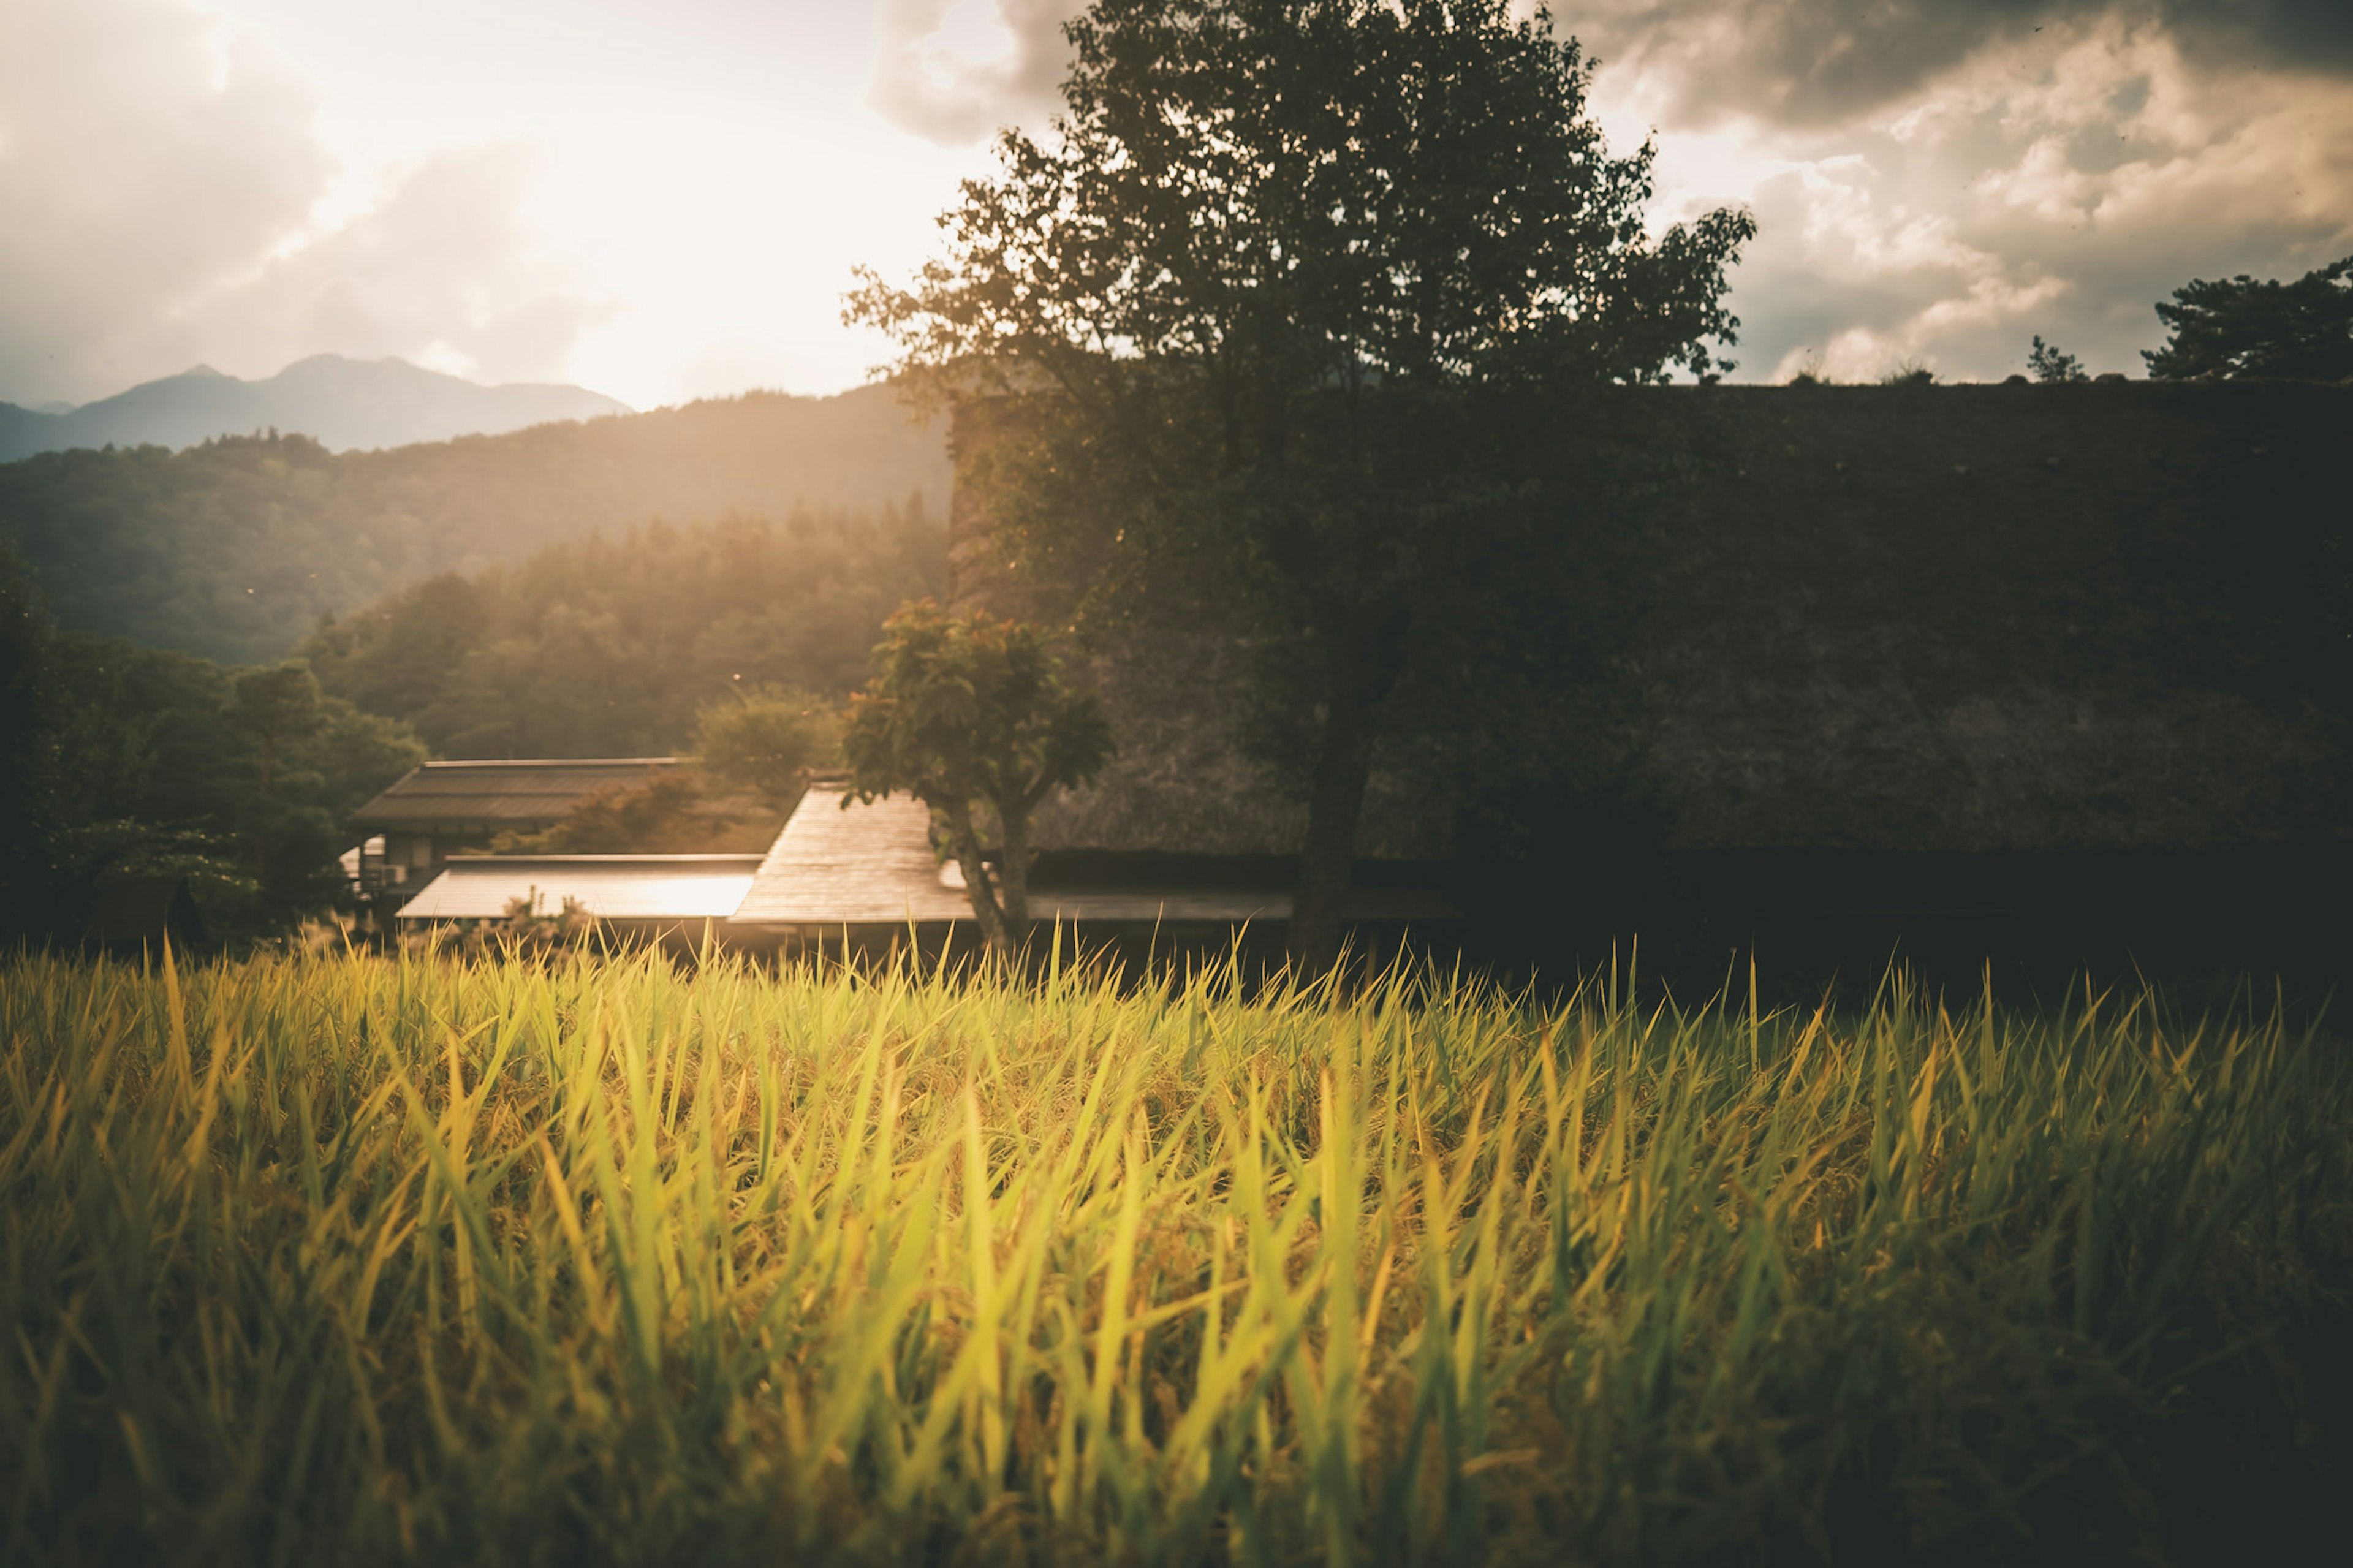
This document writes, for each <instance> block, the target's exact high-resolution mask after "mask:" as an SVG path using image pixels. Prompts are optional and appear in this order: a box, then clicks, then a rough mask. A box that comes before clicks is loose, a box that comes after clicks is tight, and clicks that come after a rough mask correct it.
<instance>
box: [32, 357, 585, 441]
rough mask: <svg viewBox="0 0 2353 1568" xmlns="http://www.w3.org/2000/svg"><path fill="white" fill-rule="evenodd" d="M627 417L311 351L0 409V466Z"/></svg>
mask: <svg viewBox="0 0 2353 1568" xmlns="http://www.w3.org/2000/svg"><path fill="white" fill-rule="evenodd" d="M630 412H631V410H630V408H629V407H628V405H627V404H624V403H620V402H618V401H617V400H615V399H613V398H610V397H607V396H605V395H603V394H601V393H595V392H590V391H588V390H586V388H584V387H578V386H564V385H548V384H531V383H518V384H511V385H506V386H481V385H478V384H475V383H473V382H470V381H467V380H464V379H462V378H461V377H459V376H454V375H445V374H441V373H440V372H438V371H430V370H426V369H423V368H421V367H420V366H417V365H413V364H410V363H408V362H407V361H406V360H399V359H379V360H354V359H345V358H343V356H342V355H341V354H313V355H312V356H311V358H309V359H304V360H297V361H296V362H295V363H292V364H290V365H288V366H287V367H286V368H285V369H284V370H281V371H280V372H279V373H278V374H276V375H273V376H269V377H267V378H266V379H264V380H260V381H241V380H239V379H238V378H237V377H236V376H233V375H224V374H221V373H220V372H219V371H216V370H215V369H213V368H212V367H211V366H209V365H201V364H200V365H197V366H196V367H195V369H193V370H187V371H183V372H181V373H180V374H178V375H168V376H165V377H164V378H163V379H162V380H160V381H150V382H145V383H142V384H140V385H138V386H134V387H132V388H131V390H129V391H128V392H120V393H117V394H115V395H113V396H112V397H106V398H101V399H100V400H99V401H98V402H96V403H86V404H83V405H81V406H79V407H78V408H69V407H67V406H66V405H58V404H44V405H41V406H40V407H37V408H20V407H18V406H17V405H15V404H12V403H0V462H6V461H11V460H13V459H16V458H25V457H30V456H31V455H32V454H34V453H36V452H58V451H65V450H68V449H69V448H72V447H108V446H113V447H142V446H159V447H193V446H195V444H197V443H198V442H200V441H207V440H210V439H212V438H214V437H219V436H248V435H253V434H256V433H258V432H260V431H263V430H271V429H274V430H278V431H280V432H283V433H286V434H296V433H299V434H301V435H304V436H308V437H311V439H313V440H315V441H317V442H319V443H320V444H321V445H322V446H323V447H327V448H328V449H329V450H331V451H337V452H348V451H354V450H363V449H368V448H375V447H402V446H408V445H412V444H414V443H416V442H419V441H447V440H449V439H451V438H453V437H459V436H496V435H502V434H504V433H505V432H507V431H510V430H520V429H522V428H524V427H525V426H533V425H545V424H549V423H552V422H554V421H556V420H563V419H594V418H596V417H597V416H600V415H607V414H628V413H630Z"/></svg>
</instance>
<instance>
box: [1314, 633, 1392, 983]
mask: <svg viewBox="0 0 2353 1568" xmlns="http://www.w3.org/2000/svg"><path fill="white" fill-rule="evenodd" d="M1396 631H1397V628H1395V627H1393V626H1388V625H1383V624H1378V623H1376V624H1370V625H1367V624H1365V623H1362V622H1359V623H1357V624H1356V625H1355V626H1351V628H1350V635H1347V636H1344V637H1335V638H1334V639H1333V642H1332V645H1331V679H1330V685H1329V700H1328V701H1327V703H1326V706H1325V708H1324V739H1323V743H1322V745H1321V747H1320V748H1319V750H1318V752H1317V754H1316V758H1315V777H1314V787H1313V790H1312V792H1311V793H1310V795H1308V798H1307V842H1306V844H1305V846H1304V847H1303V850H1302V853H1301V855H1300V858H1299V886H1298V888H1297V889H1296V890H1295V891H1294V892H1293V895H1292V901H1291V940H1290V943H1289V947H1290V952H1291V959H1292V962H1293V963H1294V964H1296V965H1297V966H1298V967H1299V969H1300V970H1301V971H1302V972H1303V973H1307V974H1311V975H1314V974H1322V973H1324V972H1325V971H1327V970H1329V969H1330V968H1331V967H1332V965H1333V964H1334V963H1336V962H1337V961H1338V959H1339V956H1340V931H1341V926H1342V923H1343V922H1344V921H1345V919H1346V915H1347V909H1346V903H1347V897H1348V873H1349V871H1350V869H1351V868H1353V867H1354V865H1355V864H1356V826H1357V824H1358V823H1359V822H1360V821H1361V820H1362V819H1363V817H1364V815H1365V784H1366V781H1367V780H1368V779H1369V778H1370V777H1371V776H1372V766H1373V741H1374V738H1375V728H1374V721H1373V718H1374V710H1375V709H1376V708H1377V706H1378V704H1379V702H1380V700H1381V698H1382V697H1383V696H1385V695H1386V694H1387V692H1388V687H1389V684H1390V681H1391V679H1393V676H1392V672H1391V669H1390V664H1391V659H1392V658H1393V656H1394V652H1395V646H1394V645H1395V643H1396V640H1397V638H1396Z"/></svg>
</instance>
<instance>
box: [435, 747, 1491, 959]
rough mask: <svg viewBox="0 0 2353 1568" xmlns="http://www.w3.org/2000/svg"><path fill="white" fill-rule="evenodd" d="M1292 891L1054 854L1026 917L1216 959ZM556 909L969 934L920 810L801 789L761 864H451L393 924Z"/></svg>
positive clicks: (631, 932)
mask: <svg viewBox="0 0 2353 1568" xmlns="http://www.w3.org/2000/svg"><path fill="white" fill-rule="evenodd" d="M1291 876H1292V868H1291V867H1290V865H1289V863H1288V862H1287V861H1285V860H1283V859H1282V858H1279V857H1265V858H1242V857H1222V858H1220V857H1213V856H1212V857H1203V856H1187V855H1181V854H1166V853H1163V854H1157V855H1133V854H1129V855H1119V854H1110V855H1105V854H1100V853H1098V854H1087V853H1075V854H1073V853H1059V854H1053V855H1047V856H1042V857H1040V858H1039V862H1038V864H1037V866H1036V867H1035V868H1033V869H1032V871H1031V888H1030V898H1029V904H1030V914H1031V918H1032V919H1034V920H1036V921H1040V922H1044V921H1055V922H1059V923H1061V924H1065V925H1069V926H1072V927H1074V928H1076V929H1077V930H1078V931H1080V932H1081V933H1082V934H1084V935H1085V936H1086V937H1088V938H1089V939H1090V940H1091V941H1117V940H1121V939H1144V940H1146V941H1151V940H1155V939H1156V940H1158V941H1159V942H1163V943H1164V944H1166V945H1170V946H1174V945H1179V944H1198V943H1202V942H1208V943H1211V944H1221V943H1223V942H1226V941H1228V940H1230V939H1231V938H1232V937H1233V936H1234V935H1235V933H1237V932H1240V931H1245V930H1252V931H1261V932H1272V931H1279V930H1280V928H1281V926H1282V922H1283V921H1287V920H1288V919H1289V918H1290V915H1291V894H1290V880H1291ZM567 901H569V902H571V903H573V904H575V905H577V906H578V907H579V908H580V909H582V910H586V912H587V913H589V914H591V915H594V916H596V920H597V922H598V925H599V927H600V928H601V929H603V930H606V931H610V932H612V933H614V934H616V935H619V936H624V937H629V938H638V939H650V940H657V941H662V942H669V943H670V944H672V945H674V946H677V945H683V946H687V947H692V946H694V945H697V944H698V943H699V942H701V941H702V938H703V934H704V932H705V930H706V928H708V931H709V934H710V935H711V937H712V939H714V940H719V941H723V942H727V943H729V944H730V945H733V946H737V947H744V948H750V949H754V950H772V949H778V948H782V949H799V948H803V947H808V946H815V945H821V944H825V943H828V942H831V943H840V942H847V943H848V944H849V945H850V946H852V947H860V948H876V947H886V946H889V945H890V944H892V943H893V942H899V941H903V940H906V939H907V938H909V937H910V935H911V934H912V936H913V940H914V941H916V942H918V943H919V944H921V945H923V946H926V947H934V948H935V947H938V946H940V945H943V944H945V943H947V942H954V941H955V940H956V939H957V938H958V937H959V936H965V937H968V936H969V935H970V934H971V931H970V929H969V928H971V927H972V926H973V924H974V923H975V922H974V921H973V913H972V904H971V901H970V899H969V897H968V896H967V894H966V892H965V885H964V879H963V876H962V873H961V872H960V871H959V870H958V868H957V867H956V865H955V862H954V861H952V860H950V861H942V860H941V859H940V858H939V857H938V856H937V854H935V853H934V848H933V844H932V822H931V812H930V810H929V809H928V808H927V807H925V806H924V805H923V803H922V802H920V801H918V800H916V799H914V798H913V796H910V795H889V796H885V797H883V798H882V799H880V800H875V801H869V802H860V801H857V800H854V799H850V798H849V795H848V791H847V787H846V786H845V785H844V784H842V783H840V782H839V780H838V779H820V780H818V782H816V783H815V784H812V785H811V787H810V788H809V790H808V792H807V794H806V795H803V796H802V798H801V801H800V804H799V805H798V806H797V808H796V809H795V810H794V812H793V815H792V817H791V819H790V820H789V821H788V822H786V825H785V827H784V831H783V832H782V833H780V834H779V835H778V836H777V837H776V843H775V845H774V846H773V847H770V848H769V850H768V851H767V853H766V854H765V856H763V855H460V856H458V857H455V858H449V859H447V860H445V861H444V862H443V864H442V865H441V867H440V868H439V870H438V872H437V873H436V874H435V875H434V876H433V877H432V878H431V879H430V880H428V881H426V882H424V883H423V884H422V885H421V886H418V887H417V888H416V889H415V890H414V891H413V892H412V894H411V896H410V897H409V898H408V900H407V901H406V903H405V904H403V905H402V906H401V909H400V911H399V914H398V916H397V920H398V921H399V923H400V925H401V926H402V927H403V928H404V929H406V930H412V931H415V930H423V929H426V928H427V927H431V926H435V925H468V924H474V923H479V922H486V921H500V920H501V919H504V918H506V917H507V916H508V914H509V912H510V911H511V910H516V909H521V910H525V911H527V912H529V913H530V914H532V915H534V916H552V915H555V914H558V913H560V912H561V911H562V910H564V908H565V904H566V902H567ZM1349 912H1350V915H1351V917H1352V918H1353V920H1354V921H1356V924H1357V925H1358V926H1359V927H1360V928H1363V929H1368V930H1377V931H1381V932H1383V933H1388V932H1390V931H1398V932H1401V931H1403V929H1404V928H1406V927H1408V926H1417V927H1418V926H1427V925H1430V924H1439V923H1444V922H1447V921H1452V920H1454V919H1456V918H1458V917H1457V912H1456V911H1455V910H1453V909H1452V908H1451V906H1450V905H1449V904H1448V903H1447V902H1446V900H1444V898H1443V897H1441V896H1440V894H1439V893H1438V892H1437V891H1436V890H1435V889H1431V888H1429V887H1425V886H1415V885H1398V879H1395V878H1392V879H1390V884H1389V885H1373V886H1367V887H1365V888H1361V889H1358V890H1357V894H1356V898H1355V899H1354V900H1352V903H1351V908H1350V911H1349Z"/></svg>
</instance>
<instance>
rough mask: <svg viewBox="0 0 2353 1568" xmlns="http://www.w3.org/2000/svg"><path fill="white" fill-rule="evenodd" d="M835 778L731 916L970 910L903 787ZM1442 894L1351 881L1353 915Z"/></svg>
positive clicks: (961, 913) (1165, 899) (1146, 906)
mask: <svg viewBox="0 0 2353 1568" xmlns="http://www.w3.org/2000/svg"><path fill="white" fill-rule="evenodd" d="M846 798H848V797H847V794H846V792H845V790H844V789H843V787H842V786H841V785H840V784H831V783H819V784H812V785H811V786H810V788H809V791H808V793H807V795H803V796H802V797H801V804H800V805H799V808H798V809H797V810H796V811H795V812H794V813H793V816H792V820H791V821H789V822H787V823H786V824H785V830H784V832H783V833H782V834H781V835H779V836H778V837H777V839H776V845H775V847H773V848H771V849H770V850H769V851H768V854H767V858H765V860H763V861H762V862H761V863H760V870H759V874H758V876H756V877H755V878H754V879H753V881H752V889H751V891H750V892H749V893H747V894H745V895H744V902H743V904H742V905H741V907H739V908H738V909H737V910H736V911H735V916H734V920H733V921H732V922H731V923H733V924H735V925H738V926H745V925H757V926H806V927H818V928H824V927H835V926H859V925H904V924H906V923H907V922H908V921H916V922H918V923H929V922H933V921H968V920H971V919H972V918H973V914H972V905H971V903H970V901H969V900H967V899H966V898H965V890H964V879H963V878H962V876H961V875H960V874H959V873H958V871H957V868H956V866H955V862H954V861H949V862H947V863H946V864H944V865H943V864H942V863H941V861H940V860H939V858H937V857H936V856H935V855H934V853H933V851H932V814H931V810H930V808H929V807H927V806H925V805H923V802H921V801H919V800H916V799H915V798H914V797H913V796H912V795H888V796H885V797H884V798H882V799H881V800H877V801H872V802H870V803H866V804H859V803H857V802H851V803H850V805H849V806H848V808H847V809H844V807H843V804H842V803H843V801H844V800H845V799H846ZM1455 914H1456V911H1455V910H1452V909H1451V908H1449V907H1448V906H1447V904H1446V902H1445V900H1443V899H1442V898H1440V897H1439V895H1437V894H1436V893H1434V892H1430V891H1427V890H1424V889H1410V888H1398V889H1382V888H1358V889H1354V890H1353V891H1352V892H1351V893H1350V894H1349V898H1348V916H1349V918H1350V919H1352V920H1442V919H1446V918H1450V917H1451V916H1454V915H1455ZM1029 916H1030V918H1031V919H1032V920H1036V921H1051V920H1063V921H1097V922H1104V921H1117V922H1120V923H1122V924H1134V925H1151V924H1161V923H1167V924H1177V923H1182V922H1187V921H1217V922H1223V923H1228V924H1239V923H1240V922H1242V921H1257V922H1267V921H1287V920H1289V919H1290V918H1291V894H1290V893H1289V892H1288V891H1285V890H1279V889H1267V888H1218V887H1208V888H1202V887H1165V888H1153V887H1126V886H1115V887H1089V888H1041V887H1037V886H1034V885H1033V886H1032V887H1031V888H1030V889H1029Z"/></svg>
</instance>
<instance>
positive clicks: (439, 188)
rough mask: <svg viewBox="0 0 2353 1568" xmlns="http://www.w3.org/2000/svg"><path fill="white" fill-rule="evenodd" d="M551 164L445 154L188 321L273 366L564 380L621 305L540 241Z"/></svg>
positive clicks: (200, 304) (482, 150)
mask: <svg viewBox="0 0 2353 1568" xmlns="http://www.w3.org/2000/svg"><path fill="white" fill-rule="evenodd" d="M538 163H539V158H538V154H537V153H536V152H535V151H534V150H533V149H532V148H530V147H527V146H522V145H517V144H512V143H510V144H504V145H494V146H490V147H472V148H460V149H454V150H448V151H443V152H438V153H433V154H431V155H430V156H428V157H427V158H425V159H424V160H422V161H421V162H419V163H417V164H415V165H413V166H411V167H408V168H406V169H403V170H400V171H397V172H396V176H395V178H394V181H393V182H392V188H391V192H390V194H389V195H387V196H386V197H385V199H384V201H383V202H382V203H381V205H377V206H375V208H373V209H372V210H369V211H367V212H364V213H363V214H361V215H360V216H357V217H355V218H353V219H352V220H350V221H349V222H347V223H345V224H343V225H342V226H339V227H336V228H334V229H332V230H329V231H327V232H325V233H322V234H320V235H318V236H316V237H310V238H308V239H307V240H306V241H305V242H303V243H301V244H298V245H297V246H296V247H293V248H292V249H291V250H290V251H289V252H287V253H285V254H282V255H280V256H277V257H274V258H270V259H269V260H267V261H266V262H264V263H263V264H262V265H260V266H259V268H255V269H253V270H252V271H250V272H248V273H247V274H246V275H244V276H241V277H238V278H237V279H233V280H230V281H228V282H227V283H226V284H225V285H223V286H222V287H220V288H218V289H216V291H214V292H211V293H209V294H207V295H206V296H204V297H202V298H200V299H198V300H195V301H192V302H191V303H189V304H188V305H186V306H185V307H183V308H182V310H183V313H184V314H185V316H186V318H187V319H188V321H189V322H190V325H191V329H192V330H193V331H195V333H196V334H197V336H198V337H199V338H200V340H201V341H204V342H216V343H218V344H220V345H222V348H221V350H220V351H219V352H220V353H224V354H225V353H227V350H228V348H229V346H230V345H235V346H237V349H238V350H239V352H240V353H242V355H243V356H244V357H245V358H247V359H248V360H249V361H253V362H256V363H260V364H265V365H276V364H280V363H285V362H287V361H290V360H292V359H296V358H299V357H301V355H302V354H304V353H314V352H317V351H318V350H320V349H322V348H329V347H332V349H333V350H334V352H336V353H344V354H349V355H351V356H353V357H354V358H374V357H378V356H382V355H388V354H396V355H399V356H401V357H404V358H406V359H410V360H414V361H416V362H417V363H430V364H431V365H433V367H434V368H437V369H443V370H449V371H454V372H456V373H458V374H464V375H468V376H471V377H473V378H475V379H478V380H481V381H487V382H501V381H528V380H552V379H558V378H560V377H561V376H562V374H564V367H565V362H566V361H567V359H568V358H569V357H570V355H571V352H572V348H573V344H574V343H575V341H577V339H578V338H579V336H580V334H581V333H582V331H585V330H586V329H587V328H588V327H590V326H593V325H595V324H596V323H597V322H598V321H603V320H605V319H606V318H607V317H608V316H609V315H611V314H612V307H611V305H610V304H609V303H608V302H607V301H604V300H599V299H598V298H596V295H595V294H594V293H593V292H592V291H591V290H590V289H587V288H586V286H585V285H583V284H582V283H581V282H580V281H579V279H577V277H576V275H575V270H574V268H572V267H571V266H570V265H569V264H568V263H567V262H565V261H564V260H563V259H561V258H556V257H554V256H551V255H548V254H546V253H545V252H544V251H543V248H542V247H541V246H540V245H539V243H538V240H537V237H536V236H535V235H534V233H533V229H532V226H531V225H530V224H529V222H528V221H527V219H526V217H525V216H524V215H525V213H526V212H527V210H528V203H529V198H530V195H531V192H532V186H533V178H534V175H535V174H536V172H537V167H538ZM199 357H204V356H202V355H200V356H199Z"/></svg>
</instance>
